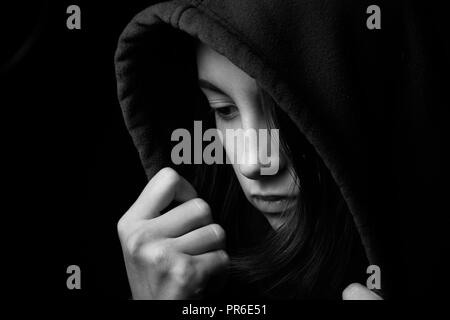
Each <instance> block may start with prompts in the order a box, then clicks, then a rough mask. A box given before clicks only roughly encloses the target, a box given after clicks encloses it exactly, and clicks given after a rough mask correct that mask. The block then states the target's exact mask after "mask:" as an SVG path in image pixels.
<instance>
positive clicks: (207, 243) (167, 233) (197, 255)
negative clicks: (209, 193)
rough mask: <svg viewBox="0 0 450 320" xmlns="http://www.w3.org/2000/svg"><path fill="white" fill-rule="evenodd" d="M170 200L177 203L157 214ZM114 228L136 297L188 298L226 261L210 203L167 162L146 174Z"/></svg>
mask: <svg viewBox="0 0 450 320" xmlns="http://www.w3.org/2000/svg"><path fill="white" fill-rule="evenodd" d="M172 201H177V202H180V203H181V204H180V205H179V206H177V207H175V208H173V209H172V210H170V211H168V212H166V213H165V214H163V215H161V214H160V213H161V211H163V210H164V209H165V208H166V207H167V206H168V205H169V204H170V203H171V202H172ZM117 229H118V233H119V238H120V242H121V244H122V251H123V254H124V258H125V265H126V268H127V274H128V280H129V283H130V287H131V292H132V294H133V298H134V299H189V298H192V297H194V296H195V295H196V294H197V293H198V292H199V291H200V290H201V289H202V288H203V287H204V286H205V284H206V282H207V281H208V279H209V278H210V277H211V276H212V275H213V274H216V273H217V272H220V271H222V270H224V268H225V267H226V266H227V264H228V262H229V258H228V256H227V254H226V253H225V251H224V246H225V232H224V230H223V229H222V227H220V226H219V225H217V224H213V223H212V217H211V209H210V207H209V205H208V204H207V203H206V202H205V201H203V200H202V199H199V198H197V193H196V191H195V190H194V188H193V187H192V186H191V185H190V184H189V182H187V181H186V180H185V179H184V178H183V177H181V176H180V175H178V174H177V172H176V171H175V170H173V169H170V168H164V169H162V170H160V171H159V172H158V173H157V174H156V175H155V176H154V177H153V178H152V179H151V180H150V182H149V183H148V184H147V186H146V187H145V188H144V190H143V191H142V193H141V195H140V196H139V198H138V199H137V200H136V202H135V203H134V204H133V205H132V206H131V208H130V209H129V210H128V211H127V212H126V213H125V214H124V215H123V217H122V218H121V219H120V221H119V222H118V224H117Z"/></svg>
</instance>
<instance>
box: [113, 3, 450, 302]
mask: <svg viewBox="0 0 450 320" xmlns="http://www.w3.org/2000/svg"><path fill="white" fill-rule="evenodd" d="M371 4H373V3H372V1H350V0H347V1H325V0H286V1H284V0H283V1H273V0H246V1H243V0H204V1H200V0H174V1H165V2H160V3H157V4H153V5H151V6H150V7H148V8H147V9H145V10H143V11H142V12H140V13H139V14H138V15H136V16H135V17H134V18H133V20H132V21H131V22H130V23H129V24H128V26H127V27H126V28H125V30H124V31H123V33H122V35H121V37H120V39H119V43H118V48H117V52H116V57H115V62H116V75H117V85H118V97H119V100H120V104H121V107H122V111H123V115H124V118H125V122H126V125H127V128H128V130H129V132H130V134H131V136H132V138H133V141H134V144H135V145H136V148H137V150H138V151H139V154H140V157H141V161H142V164H143V166H144V169H145V171H146V174H147V177H148V178H149V179H150V178H151V177H152V176H153V175H154V174H155V173H156V172H157V171H158V170H159V169H160V168H162V167H163V166H167V165H171V162H170V146H169V142H170V133H171V132H172V130H173V129H175V128H178V127H183V126H185V127H189V126H192V123H193V119H194V117H195V112H194V111H192V109H190V107H191V106H190V105H186V101H195V99H198V98H196V96H195V92H197V91H196V90H198V89H196V88H195V85H196V81H195V79H194V78H190V77H192V75H195V71H193V70H190V69H189V68H191V67H189V66H190V65H192V64H189V63H188V62H192V60H191V59H193V56H192V55H190V54H187V53H188V52H192V51H193V50H192V49H193V47H192V41H191V39H192V38H198V39H200V40H201V41H202V42H204V43H206V44H208V45H209V46H211V47H212V48H213V49H215V50H216V51H218V52H219V53H221V54H223V55H225V56H226V57H227V58H228V59H229V60H230V61H231V62H233V63H234V64H235V65H237V66H238V67H239V68H241V69H242V70H244V71H245V72H246V73H247V74H249V75H250V76H251V77H253V78H254V79H256V81H257V82H258V84H259V85H260V86H261V87H262V88H263V89H264V90H265V91H266V92H267V93H268V94H270V96H271V97H272V98H273V99H274V101H275V102H276V103H277V104H278V105H279V106H280V107H281V108H282V110H283V111H285V112H286V113H287V114H288V115H289V116H290V117H291V119H292V120H293V121H294V122H295V124H296V125H297V127H298V129H299V130H300V131H301V132H302V133H303V134H304V135H305V136H306V138H307V139H308V141H309V142H310V143H311V144H312V145H313V146H314V147H315V149H316V151H317V153H318V154H319V155H320V156H321V157H322V159H323V160H324V162H325V164H326V166H327V167H328V168H329V170H330V172H331V174H332V176H333V178H334V179H335V181H336V183H337V185H338V186H339V188H340V191H341V192H342V195H343V197H344V199H345V201H346V202H347V205H348V207H349V209H350V211H351V213H352V215H353V219H354V222H355V225H356V227H357V229H358V231H359V234H360V237H361V241H362V244H363V246H364V248H365V252H366V255H367V258H368V259H369V262H370V263H371V264H375V265H378V266H379V267H380V268H381V272H382V277H381V281H382V290H381V292H382V294H383V296H384V297H391V296H393V297H396V296H402V295H403V294H404V292H406V295H407V296H415V295H421V292H423V291H424V290H428V289H429V288H430V283H431V282H433V281H432V280H430V281H425V280H418V282H416V283H413V281H414V280H413V278H414V276H417V274H415V273H414V268H416V267H417V264H415V265H414V263H416V262H415V261H416V259H415V258H414V257H413V254H419V256H420V255H424V254H425V255H427V256H426V258H425V260H424V258H421V259H419V260H420V262H418V267H419V268H422V269H420V270H419V271H418V272H423V273H425V274H429V273H430V271H431V270H432V269H433V268H434V267H433V266H436V265H437V266H439V263H438V261H439V257H436V255H434V253H433V252H435V251H432V252H429V251H428V252H427V250H428V249H429V247H427V245H425V244H424V241H430V242H433V243H434V242H435V241H434V240H438V239H434V240H433V239H430V238H429V234H430V233H428V229H427V228H429V227H430V224H429V222H426V221H425V222H424V221H423V219H422V218H423V215H422V212H423V209H429V210H430V211H432V212H435V210H434V209H436V208H437V206H438V203H439V201H438V200H436V199H435V198H434V197H433V196H434V195H436V197H437V198H438V197H439V194H440V193H436V192H435V189H434V188H436V190H439V189H437V187H436V184H435V181H437V180H436V179H437V177H438V175H439V174H438V173H439V170H440V169H439V167H440V166H441V165H442V164H441V163H440V160H439V159H441V158H440V150H442V149H443V146H444V138H443V136H442V134H441V133H442V132H443V131H445V130H444V123H442V118H441V117H442V116H443V114H441V115H440V114H439V112H440V111H437V109H436V108H438V107H439V106H440V107H442V106H444V105H447V106H448V99H447V98H444V97H442V92H443V90H441V89H442V88H443V87H442V88H441V86H443V83H442V82H440V81H439V79H443V77H442V74H443V73H442V72H443V70H446V68H448V61H447V60H446V59H445V57H446V55H445V52H448V51H447V50H448V45H447V43H446V42H445V41H444V40H443V38H441V37H440V35H439V32H442V30H440V29H437V28H436V29H435V28H433V27H430V26H429V25H427V24H426V23H425V21H424V20H423V19H422V17H423V16H424V15H425V13H423V15H422V12H421V11H425V12H426V14H428V15H430V14H435V15H438V14H439V13H438V11H435V10H434V9H431V8H430V7H422V6H420V5H418V4H417V3H414V2H407V1H377V3H376V4H377V5H379V6H380V7H381V10H382V29H381V30H368V29H367V27H366V19H367V17H368V16H369V15H368V14H367V13H366V9H367V7H368V6H369V5H371ZM427 10H428V11H427ZM430 20H434V19H431V18H430ZM429 34H433V35H434V36H436V38H437V39H441V41H431V40H429V38H427V37H426V36H427V35H429ZM438 66H439V67H438ZM180 88H181V90H182V91H180ZM181 92H182V93H181ZM445 102H447V104H445ZM419 131H420V133H419ZM424 153H425V154H426V156H423V154H424ZM422 181H423V182H424V183H428V188H433V189H432V190H431V189H428V190H426V186H425V185H422V187H423V188H424V189H423V190H422V191H423V193H422V191H419V190H416V189H414V187H413V185H412V184H413V183H415V182H422ZM422 187H421V188H422ZM413 198H415V199H417V202H416V203H414V204H412V203H411V200H412V199H413ZM432 199H434V200H432ZM408 201H409V202H408ZM430 201H435V202H434V203H431V205H430ZM432 212H431V213H432ZM435 214H438V213H437V212H435ZM407 219H408V221H405V220H407ZM415 228H416V229H415ZM417 228H419V229H417ZM420 228H424V229H420ZM420 230H422V231H424V230H425V233H424V234H425V235H426V236H425V237H423V238H426V239H421V240H419V239H413V238H414V237H415V236H417V237H418V233H419V232H420ZM438 233H439V232H438ZM410 240H411V242H410ZM414 250H417V251H414ZM431 250H436V252H437V253H439V252H440V251H439V249H431ZM436 252H435V253H436ZM426 259H428V260H426ZM433 259H435V260H433ZM427 268H428V269H427ZM416 271H417V269H416Z"/></svg>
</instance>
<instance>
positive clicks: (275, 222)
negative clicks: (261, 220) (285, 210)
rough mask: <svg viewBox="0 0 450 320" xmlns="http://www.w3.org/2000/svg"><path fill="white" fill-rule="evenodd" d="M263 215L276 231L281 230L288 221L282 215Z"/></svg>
mask: <svg viewBox="0 0 450 320" xmlns="http://www.w3.org/2000/svg"><path fill="white" fill-rule="evenodd" d="M263 215H264V216H265V217H266V219H267V221H269V224H270V225H271V226H272V229H274V230H275V231H276V230H278V228H280V227H281V226H282V225H283V223H284V221H285V220H286V217H285V216H284V215H281V214H270V213H263Z"/></svg>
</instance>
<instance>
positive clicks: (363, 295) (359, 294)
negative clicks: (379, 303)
mask: <svg viewBox="0 0 450 320" xmlns="http://www.w3.org/2000/svg"><path fill="white" fill-rule="evenodd" d="M342 299H343V300H383V299H382V298H381V297H380V296H379V295H377V294H376V293H375V292H372V291H370V290H369V289H368V288H367V287H365V286H363V285H361V284H359V283H352V284H351V285H349V286H348V287H347V288H345V289H344V291H343V292H342Z"/></svg>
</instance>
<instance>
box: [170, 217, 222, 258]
mask: <svg viewBox="0 0 450 320" xmlns="http://www.w3.org/2000/svg"><path fill="white" fill-rule="evenodd" d="M174 246H175V247H176V248H177V250H179V251H180V252H183V253H186V254H190V255H199V254H203V253H206V252H208V251H213V250H217V249H222V248H224V247H225V231H224V230H223V228H222V227H221V226H219V225H218V224H210V225H207V226H205V227H201V228H199V229H196V230H194V231H191V232H189V233H186V234H185V235H183V236H181V237H178V238H176V239H174Z"/></svg>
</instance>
